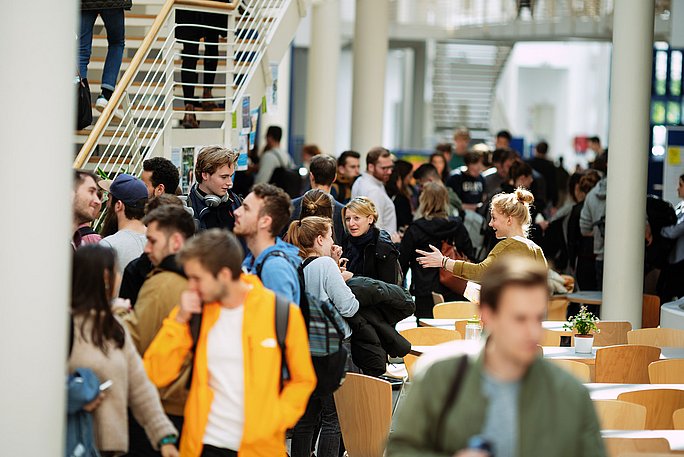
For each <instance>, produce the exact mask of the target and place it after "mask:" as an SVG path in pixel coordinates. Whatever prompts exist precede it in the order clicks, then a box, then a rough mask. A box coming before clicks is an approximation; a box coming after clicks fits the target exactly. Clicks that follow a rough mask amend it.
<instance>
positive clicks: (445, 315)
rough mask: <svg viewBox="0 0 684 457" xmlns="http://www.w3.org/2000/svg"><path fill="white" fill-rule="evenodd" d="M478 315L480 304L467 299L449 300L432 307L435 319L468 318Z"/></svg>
mask: <svg viewBox="0 0 684 457" xmlns="http://www.w3.org/2000/svg"><path fill="white" fill-rule="evenodd" d="M479 315H480V306H479V305H477V304H476V303H473V302H469V301H450V302H446V303H440V304H439V305H435V306H434V308H432V316H433V317H434V318H435V319H470V318H471V317H473V316H479Z"/></svg>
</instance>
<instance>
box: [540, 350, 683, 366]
mask: <svg viewBox="0 0 684 457" xmlns="http://www.w3.org/2000/svg"><path fill="white" fill-rule="evenodd" d="M597 349H600V348H596V347H595V348H592V351H591V354H577V353H576V352H575V348H574V347H552V346H544V358H546V359H569V360H582V361H584V362H585V363H588V364H591V363H593V362H592V360H596V350H597ZM660 349H661V351H660V359H661V360H664V359H684V348H676V347H663V348H660Z"/></svg>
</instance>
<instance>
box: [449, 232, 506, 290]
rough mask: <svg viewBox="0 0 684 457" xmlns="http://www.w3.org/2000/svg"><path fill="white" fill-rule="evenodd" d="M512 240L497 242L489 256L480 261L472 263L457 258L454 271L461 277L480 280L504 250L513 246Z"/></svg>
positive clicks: (455, 274) (475, 280)
mask: <svg viewBox="0 0 684 457" xmlns="http://www.w3.org/2000/svg"><path fill="white" fill-rule="evenodd" d="M511 242H512V241H511V240H510V239H505V240H502V241H500V242H499V243H497V245H496V246H494V249H492V252H490V253H489V255H488V256H487V258H486V259H484V260H483V261H482V262H480V263H470V262H465V261H463V260H456V263H455V264H454V269H453V270H452V273H453V274H454V276H458V277H459V278H463V279H467V280H469V281H474V282H480V281H481V280H482V275H483V274H484V272H485V271H487V270H488V269H489V267H490V266H491V265H492V263H494V261H495V260H496V259H497V257H499V256H501V255H502V254H503V252H504V251H505V250H506V249H507V248H509V247H510V246H511Z"/></svg>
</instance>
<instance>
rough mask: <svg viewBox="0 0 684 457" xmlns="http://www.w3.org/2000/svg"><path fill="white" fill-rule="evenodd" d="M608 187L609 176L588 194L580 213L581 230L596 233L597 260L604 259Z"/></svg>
mask: <svg viewBox="0 0 684 457" xmlns="http://www.w3.org/2000/svg"><path fill="white" fill-rule="evenodd" d="M607 189H608V178H605V177H604V178H603V179H601V180H600V181H599V182H598V184H596V187H594V188H593V189H591V191H590V192H589V193H588V194H587V198H586V199H585V200H584V207H583V208H582V213H581V214H580V230H581V231H582V233H583V234H587V235H591V234H593V235H594V254H596V260H603V245H604V239H603V235H604V233H605V231H606V193H607Z"/></svg>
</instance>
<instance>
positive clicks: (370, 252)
mask: <svg viewBox="0 0 684 457" xmlns="http://www.w3.org/2000/svg"><path fill="white" fill-rule="evenodd" d="M370 230H373V232H374V233H375V235H374V236H373V237H372V240H371V241H370V242H369V243H368V244H366V246H364V248H363V268H362V269H358V268H354V269H349V271H351V272H352V273H354V274H355V275H356V276H365V277H367V278H373V279H377V280H380V281H383V282H386V283H389V284H397V285H401V284H403V282H404V277H403V275H402V271H401V267H400V266H399V251H398V250H397V248H396V247H395V246H394V243H393V242H392V239H391V238H390V235H389V233H387V232H386V231H384V230H380V229H378V228H377V227H375V226H373V227H371V228H370ZM342 248H343V255H344V257H347V258H349V257H350V253H351V250H352V247H351V237H348V238H347V239H346V240H345V241H344V244H343V246H342Z"/></svg>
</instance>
